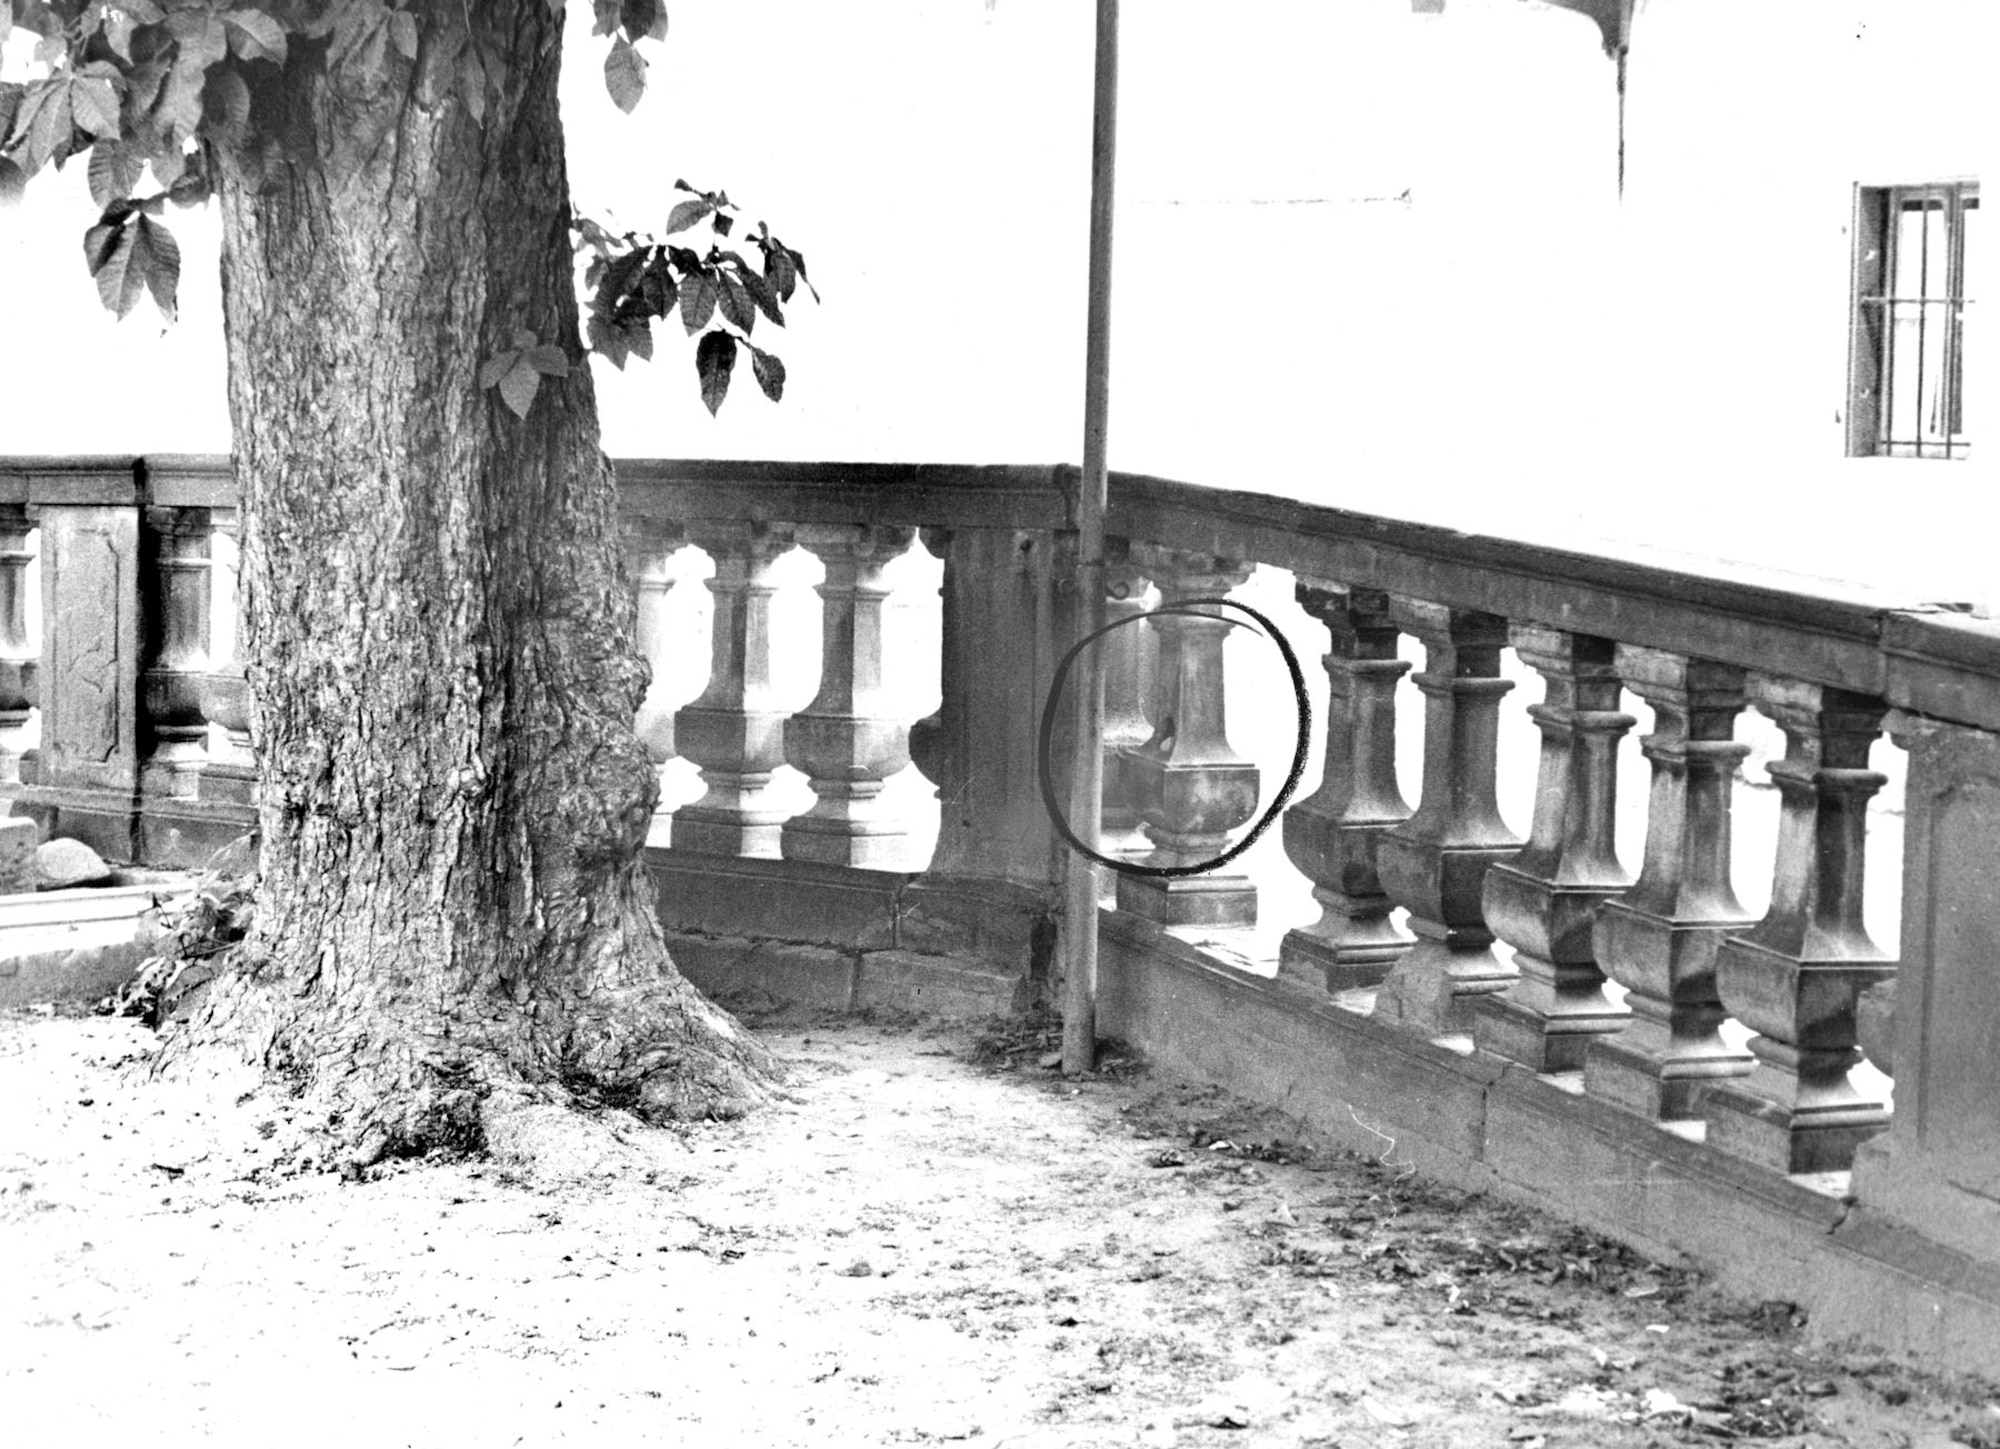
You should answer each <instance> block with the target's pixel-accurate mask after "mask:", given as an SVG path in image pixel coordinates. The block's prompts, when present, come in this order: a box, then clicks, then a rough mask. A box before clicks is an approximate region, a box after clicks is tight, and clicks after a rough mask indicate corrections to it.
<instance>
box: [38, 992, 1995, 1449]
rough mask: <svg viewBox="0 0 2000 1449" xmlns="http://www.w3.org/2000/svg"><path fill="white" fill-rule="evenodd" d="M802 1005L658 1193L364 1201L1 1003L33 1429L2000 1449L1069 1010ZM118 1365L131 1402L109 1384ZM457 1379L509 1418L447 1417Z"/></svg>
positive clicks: (1957, 1387) (202, 1102)
mask: <svg viewBox="0 0 2000 1449" xmlns="http://www.w3.org/2000/svg"><path fill="white" fill-rule="evenodd" d="M790 1021H791V1023H792V1024H791V1025H789V1026H786V1027H782V1028H767V1029H766V1030H767V1039H768V1040H769V1041H770V1042H771V1044H772V1045H773V1047H774V1048H775V1049H776V1050H778V1051H780V1052H782V1053H784V1054H785V1055H786V1057H787V1060H788V1062H791V1063H794V1064H795V1065H796V1078H795V1082H794V1086H793V1088H792V1090H791V1092H790V1093H789V1094H788V1096H787V1098H786V1099H785V1100H784V1101H783V1102H781V1103H780V1104H777V1105H775V1106H773V1107H772V1108H771V1110H770V1111H768V1112H766V1113H760V1114H758V1115H757V1116H755V1117H753V1118H750V1119H746V1120H745V1121H743V1122H740V1123H732V1124H716V1125H712V1126H708V1127H704V1128H701V1129H699V1130H694V1131H690V1132H689V1133H687V1134H684V1135H683V1136H679V1137H671V1138H664V1139H660V1141H661V1146H662V1151H663V1152H664V1153H665V1155H664V1156H663V1158H662V1162H661V1165H660V1166H659V1170H658V1171H656V1172H646V1173H623V1174H616V1175H612V1176H603V1177H590V1178H584V1177H580V1176H579V1177H577V1178H575V1179H574V1180H569V1179H565V1180H563V1181H561V1182H552V1181H550V1180H549V1179H547V1178H546V1177H545V1176H533V1175H526V1174H523V1173H521V1172H517V1171H515V1170H513V1169H511V1168H510V1167H508V1166H507V1165H506V1164H504V1163H500V1162H494V1161H478V1160H474V1159H470V1158H466V1157H464V1156H462V1155H461V1156H458V1157H453V1158H444V1159H439V1160H436V1161H426V1162H416V1161H401V1160H396V1161H391V1162H386V1163H383V1164H380V1165H379V1166H378V1167H376V1168H371V1169H370V1170H369V1171H368V1173H367V1174H366V1175H365V1178H364V1179H363V1180H361V1181H358V1182H356V1183H353V1184H350V1185H347V1186H344V1187H343V1186H342V1185H341V1184H340V1182H339V1181H338V1179H337V1178H336V1177H335V1176H334V1175H333V1174H332V1172H331V1171H328V1172H325V1173H320V1174H315V1175H302V1174H299V1173H295V1172H273V1171H271V1170H270V1169H271V1168H272V1167H273V1165H274V1159H276V1158H278V1157H280V1156H282V1154H281V1153H280V1152H279V1151H278V1150H277V1146H278V1144H283V1143H286V1142H288V1141H289V1140H290V1131H291V1129H290V1127H289V1126H288V1125H287V1122H286V1119H285V1118H284V1110H285V1109H284V1105H283V1103H282V1102H274V1101H273V1100H272V1099H271V1098H270V1097H268V1096H267V1095H261V1094H255V1093H247V1094H240V1095H239V1093H238V1090H237V1085H236V1084H231V1085H230V1086H228V1088H227V1089H226V1090H224V1089H222V1088H220V1087H211V1084H207V1083H198V1084H182V1085H180V1086H171V1084H167V1083H162V1082H158V1081H151V1080H140V1081H137V1082H130V1083H127V1084H124V1085H119V1086H116V1087H114V1085H113V1084H114V1083H115V1082H117V1080H118V1078H117V1076H116V1073H117V1071H118V1064H119V1063H120V1062H125V1061H130V1060H132V1059H133V1057H134V1054H135V1053H139V1052H150V1051H152V1050H155V1049H156V1048H157V1039H156V1038H154V1037H153V1036H152V1035H151V1034H150V1033H146V1032H144V1031H141V1030H139V1029H137V1028H136V1027H135V1026H134V1024H133V1023H131V1022H129V1021H121V1020H112V1019H106V1018H87V1019H84V1020H63V1019H52V1018H50V1017H48V1016H46V1015H33V1014H29V1013H19V1014H8V1013H0V1093H4V1094H6V1095H7V1097H8V1100H9V1101H10V1102H12V1103H14V1104H15V1108H16V1110H15V1112H14V1114H13V1115H12V1116H11V1117H10V1123H11V1124H12V1126H11V1128H10V1132H11V1135H10V1137H9V1139H8V1142H7V1147H6V1151H4V1152H0V1231H4V1232H6V1233H7V1234H8V1235H9V1238H10V1242H13V1243H15V1244H17V1246H16V1253H15V1257H14V1259H13V1262H14V1263H15V1265H16V1270H17V1271H16V1277H17V1278H18V1279H19V1280H20V1288H21V1291H20V1292H18V1293H14V1294H10V1295H6V1302H5V1304H4V1306H0V1337H8V1336H9V1335H12V1337H9V1339H8V1341H10V1342H15V1341H18V1342H19V1343H20V1344H21V1345H22V1346H23V1347H22V1349H21V1350H20V1351H18V1352H16V1353H15V1354H14V1355H13V1356H12V1357H11V1358H10V1359H8V1360H7V1361H6V1362H0V1401H5V1402H6V1403H7V1405H8V1412H9V1428H10V1430H17V1431H18V1432H17V1433H16V1437H18V1438H21V1439H22V1441H23V1442H28V1441H29V1440H30V1439H33V1440H34V1441H35V1442H39V1441H40V1439H43V1438H47V1439H50V1440H51V1441H52V1442H54V1441H55V1440H56V1439H57V1438H58V1437H60V1438H61V1439H62V1442H66V1443H78V1444H99V1443H132V1442H140V1441H143V1440H144V1438H145V1434H146V1432H147V1431H148V1428H149V1427H151V1426H156V1425H157V1424H158V1423H159V1422H162V1421H172V1422H181V1423H196V1422H201V1423H205V1424H212V1425H214V1426H215V1428H214V1431H213V1432H212V1434H211V1442H217V1443H228V1444H244V1445H250V1444H262V1443H265V1442H268V1438H269V1426H270V1424H271V1423H272V1422H277V1421H278V1420H279V1419H280V1418H281V1417H282V1414H283V1412H284V1411H285V1408H286V1407H287V1402H289V1400H286V1395H287V1394H289V1395H290V1396H291V1399H296V1398H297V1396H298V1395H299V1394H302V1393H306V1392H308V1391H309V1390H308V1389H307V1388H305V1387H299V1388H295V1389H288V1390H285V1391H284V1393H281V1392H280V1390H279V1389H278V1388H276V1387H274V1388H272V1389H271V1390H270V1391H269V1393H268V1394H266V1395H264V1397H263V1398H262V1399H261V1400H260V1399H259V1397H258V1396H257V1394H256V1393H255V1392H254V1390H255V1389H256V1387H257V1386H259V1385H263V1384H271V1385H298V1386H310V1385H320V1386H323V1385H324V1384H326V1383H328V1382H338V1383H340V1384H341V1385H342V1393H343V1396H344V1397H343V1404H344V1405H351V1406H352V1408H353V1412H355V1413H356V1414H362V1413H369V1414H375V1413H376V1412H377V1410H379V1415H378V1417H377V1419H374V1420H370V1421H368V1422H366V1423H364V1424H361V1425H360V1426H358V1427H356V1428H354V1429H353V1430H352V1432H349V1433H348V1435H347V1437H348V1438H349V1440H350V1441H351V1442H354V1443H376V1442H383V1443H388V1442H398V1443H401V1442H458V1441H465V1440H467V1439H468V1438H471V1439H477V1440H478V1441H479V1442H487V1441H488V1440H491V1441H492V1442H512V1441H513V1440H515V1439H520V1440H521V1441H522V1442H528V1443H534V1444H537V1445H550V1446H557V1445H561V1444H576V1445H582V1444H591V1445H595V1444H601V1443H606V1442H628V1441H629V1442H648V1441H649V1440H650V1439H651V1438H655V1437H657V1434H658V1426H659V1414H660V1412H661V1407H662V1406H661V1403H660V1400H661V1398H662V1396H663V1395H665V1396H669V1397H671V1398H672V1399H673V1400H674V1404H673V1410H674V1413H675V1415H676V1416H677V1418H678V1419H680V1420H681V1421H684V1422H685V1423H687V1424H689V1425H698V1426H699V1427H700V1429H701V1431H702V1434H703V1436H704V1437H705V1438H706V1439H712V1440H713V1441H714V1442H717V1443H755V1444H758V1445H759V1446H760V1449H823V1446H825V1445H828V1444H850V1443H851V1444H861V1443H867V1444H898V1443H919V1444H921V1443H937V1442H942V1441H951V1440H962V1439H973V1440H976V1441H977V1442H979V1443H983V1444H988V1445H993V1446H998V1445H1001V1444H1006V1445H1013V1446H1020V1449H1027V1446H1035V1449H1084V1446H1088V1445H1099V1444H1117V1445H1119V1446H1139V1445H1144V1446H1159V1449H1214V1446H1217V1445H1242V1444H1274V1445H1298V1446H1317V1449H1327V1446H1332V1445H1338V1444H1346V1445H1349V1446H1354V1445H1362V1444H1383V1445H1403V1446H1407V1449H1443V1446H1453V1449H1455V1446H1457V1445H1460V1444H1470V1445H1501V1444H1504V1445H1506V1446H1508V1449H1548V1446H1572V1445H1583V1444H1588V1445H1590V1446H1592V1449H1660V1446H1664V1445H1668V1444H1683V1445H1700V1444H1730V1445H1733V1444H1738V1443H1741V1444H1744V1445H1749V1446H1761V1445H1769V1446H1770V1449H1804V1445H1806V1444H1810V1445H1812V1446H1813V1449H1888V1446H1892V1445H1904V1446H1906V1449H1907V1446H1914V1445H1933V1444H1943V1443H1947V1442H1954V1443H1958V1444H1964V1445H1969V1446H1973V1449H1981V1446H1983V1449H2000V1432H1996V1431H2000V1414H1995V1413H1994V1412H1993V1411H1992V1410H1991V1409H1990V1408H1989V1405H1991V1404H1993V1403H1994V1402H1996V1400H2000V1393H1996V1391H1995V1390H1994V1388H1993V1386H1992V1385H1987V1384H1983V1383H1976V1382H1974V1381H1971V1380H1961V1379H1948V1378H1945V1377H1942V1376H1939V1375H1934V1374H1930V1373H1927V1372H1926V1371H1924V1370H1923V1369H1922V1368H1920V1367H1918V1366H1916V1365H1913V1364H1909V1363H1905V1362H1902V1361H1898V1360H1892V1359H1889V1358H1887V1357H1885V1356H1883V1355H1880V1354H1869V1355H1861V1354H1858V1353H1854V1352H1851V1351H1848V1350H1843V1349H1841V1348H1839V1347H1837V1346H1825V1345H1820V1344H1816V1343H1814V1342H1812V1341H1810V1340H1809V1339H1808V1337H1807V1333H1806V1325H1805V1324H1804V1322H1803V1316H1802V1315H1800V1314H1799V1313H1798V1312H1797V1310H1796V1308H1795V1307H1794V1306H1793V1305H1790V1304H1774V1305H1756V1304H1743V1303H1739V1302H1734V1301H1732V1300H1729V1299H1727V1298H1725V1297H1723V1296H1722V1295H1721V1294H1719V1293H1717V1292H1716V1291H1715V1290H1714V1289H1713V1288H1712V1287H1711V1286H1710V1285H1708V1284H1707V1283H1705V1282H1704V1281H1703V1280H1702V1279H1701V1278H1700V1276H1699V1275H1698V1274H1696V1273H1694V1272H1692V1271H1690V1270H1689V1269H1687V1268H1685V1267H1682V1266H1678V1265H1673V1264H1663V1263H1655V1262H1651V1261H1649V1260H1647V1259H1646V1258H1644V1257H1643V1256H1642V1255H1639V1254H1636V1253H1633V1252H1631V1251H1630V1250H1629V1249H1626V1248H1624V1247H1622V1246H1621V1245H1619V1244H1616V1243H1613V1242H1610V1241H1609V1240H1606V1239H1602V1238H1599V1237H1596V1236H1594V1235H1593V1234H1590V1233H1588V1232H1585V1231H1582V1230H1580V1229H1576V1228H1573V1227H1569V1226H1566V1225H1563V1224H1560V1223H1556V1222H1554V1221H1551V1220H1550V1219H1548V1218H1545V1217H1542V1216H1540V1215H1538V1214H1535V1213H1531V1212H1528V1211H1526V1210H1523V1209H1519V1208H1515V1207H1512V1206H1510V1205H1508V1204H1506V1203H1502V1202H1499V1201H1496V1200H1493V1199H1490V1198H1487V1197H1484V1196H1481V1195H1479V1194H1474V1193H1466V1192H1460V1191H1456V1190H1453V1189H1450V1188H1447V1187H1443V1186H1440V1185H1438V1184H1435V1183H1430V1182H1427V1181H1426V1180H1425V1179H1423V1178H1422V1177H1420V1176H1417V1175H1415V1174H1414V1173H1413V1172H1411V1171H1410V1170H1409V1169H1408V1168H1407V1166H1406V1165H1405V1164H1404V1163H1402V1162H1399V1161H1396V1160H1393V1159H1392V1160H1390V1161H1383V1160H1381V1159H1380V1158H1378V1157H1375V1156H1357V1155H1355V1154H1352V1153H1349V1152H1345V1151H1341V1150H1337V1149H1334V1148H1333V1147H1331V1146H1329V1145H1328V1144H1326V1143H1325V1142H1324V1140H1323V1139H1321V1138H1318V1137H1317V1136H1315V1135H1314V1134H1313V1133H1311V1132H1310V1131H1308V1130H1307V1129H1305V1128H1304V1127H1302V1126H1301V1125H1300V1124H1299V1123H1297V1122H1296V1121H1293V1120H1291V1119H1289V1118H1286V1117H1284V1116H1283V1115H1282V1114H1279V1113H1275V1112H1271V1111H1268V1110H1266V1109H1263V1108H1258V1107H1254V1106H1252V1105H1249V1104H1246V1103H1243V1102H1239V1101H1236V1100H1234V1099H1232V1098H1229V1097H1228V1096H1226V1095H1225V1094H1223V1093H1221V1092H1218V1091H1215V1090H1214V1089H1211V1088H1206V1087H1199V1086H1194V1085H1190V1084H1186V1083H1180V1082H1175V1081H1172V1080H1170V1079H1165V1078H1160V1079H1148V1080H1145V1081H1143V1082H1139V1083H1132V1082H1127V1081H1120V1080H1116V1079H1114V1078H1106V1077H1099V1078H1098V1079H1095V1080H1093V1081H1091V1082H1090V1083H1088V1084H1087V1085H1086V1086H1085V1089H1084V1090H1083V1091H1081V1092H1080V1094H1079V1095H1077V1096H1075V1097H1072V1096H1070V1095H1068V1090H1067V1088H1064V1089H1061V1090H1051V1081H1050V1078H1049V1077H1048V1076H1046V1075H1044V1074H1042V1073H1041V1072H1039V1071H1037V1070H1036V1068H1035V1063H1036V1062H1037V1061H1038V1060H1039V1059H1040V1057H1041V1056H1042V1055H1044V1054H1046V1052H1047V1051H1048V1050H1050V1049H1051V1048H1050V1046H1048V1045H1045V1044H1043V1041H1041V1040H1038V1039H1037V1033H1038V1032H1041V1031H1045V1030H1047V1026H1046V1024H1045V1025H1044V1026H1042V1027H1038V1028H1035V1029H1034V1030H1032V1031H1026V1032H1022V1031H1019V1030H1014V1031H1013V1033H1012V1034H1011V1035H1009V1030H1008V1029H1007V1028H1006V1027H1005V1025H1004V1024H1003V1025H1002V1028H1001V1029H1000V1030H999V1031H998V1032H996V1031H994V1030H993V1029H987V1031H986V1037H985V1039H986V1040H987V1042H988V1043H989V1046H988V1054H987V1055H986V1056H985V1058H984V1059H983V1060H982V1059H981V1058H980V1057H979V1056H978V1048H977V1045H976V1043H974V1041H973V1040H972V1039H971V1038H970V1037H969V1035H968V1034H967V1033H966V1032H965V1031H964V1030H963V1029H959V1028H947V1027H940V1026H938V1025H937V1024H935V1023H928V1024H921V1025H918V1026H916V1027H914V1028H911V1027H908V1026H907V1025H906V1024H896V1023H891V1024H887V1025H885V1024H881V1023H876V1024H869V1023H863V1022H858V1021H857V1020H856V1019H854V1018H852V1017H833V1016H829V1015H826V1014H825V1013H812V1012H803V1011H795V1012H794V1013H793V1015H792V1016H791V1018H790ZM996 1036H997V1037H998V1043H997V1045H995V1044H994V1038H995V1037H996ZM941 1046H949V1047H950V1048H951V1051H950V1052H949V1053H948V1054H944V1055H940V1054H939V1050H938V1048H940V1047H941ZM969 1055H970V1056H972V1057H973V1059H974V1060H979V1061H981V1066H982V1068H983V1069H973V1068H972V1067H970V1066H969V1065H968V1061H967V1058H968V1056H969ZM1003 1062H1005V1063H1010V1065H1006V1066H1002V1065H1001V1063H1003ZM175 1093H179V1095H175ZM85 1097H88V1098H91V1099H92V1100H93V1101H94V1102H95V1103H96V1105H94V1106H93V1107H90V1108H88V1109H85V1108H82V1107H80V1106H79V1105H78V1103H79V1101H80V1100H81V1099H82V1098H85ZM273 1121H276V1122H278V1123H279V1128H278V1130H277V1132H276V1133H275V1134H272V1135H266V1134H265V1132H264V1130H263V1128H264V1126H265V1124H268V1123H271V1122H273ZM635 1130H637V1129H635ZM648 1140H652V1139H648ZM667 1148H671V1149H672V1150H671V1151H666V1149H667ZM163 1174H165V1175H166V1176H167V1178H168V1180H169V1181H170V1182H171V1186H169V1185H168V1184H167V1182H163V1180H162V1175H163ZM725 1275H726V1276H725ZM836 1279H865V1280H866V1281H865V1282H845V1283H843V1282H836V1281H835V1280H836ZM10 1286H11V1284H10ZM682 1305H686V1306H685V1310H684V1311H683V1308H682ZM302 1329H303V1331H302ZM104 1362H118V1363H120V1364H121V1365H126V1366H127V1367H125V1368H123V1369H121V1373H123V1374H125V1375H127V1376H128V1378H129V1391H128V1392H123V1393H121V1394H119V1395H103V1394H95V1395H93V1394H90V1393H88V1392H79V1391H78V1387H77V1386H79V1385H87V1384H89V1383H92V1382H95V1379H94V1378H93V1376H94V1375H98V1374H100V1373H101V1365H102V1364H103V1363H104ZM433 1370H441V1371H443V1372H440V1373H437V1374H435V1375H434V1374H433ZM450 1373H462V1374H463V1375H464V1376H466V1377H468V1378H474V1379H476V1380H477V1381H478V1382H479V1383H480V1385H481V1389H482V1393H481V1401H482V1402H481V1408H483V1409H485V1410H487V1412H488V1413H490V1414H492V1415H493V1416H494V1417H495V1418H497V1419H500V1420H502V1421H504V1429H505V1432H504V1433H497V1432H496V1433H491V1434H486V1435H484V1436H483V1437H482V1436H481V1435H480V1434H479V1427H478V1426H477V1425H475V1424H473V1423H472V1422H470V1421H468V1420H465V1419H462V1418H451V1417H449V1416H452V1415H463V1414H464V1413H465V1412H466V1408H465V1405H464V1404H463V1403H461V1402H456V1401H454V1400H453V1399H452V1398H451V1396H450V1395H449V1394H448V1393H446V1394H444V1395H442V1396H441V1397H440V1396H439V1389H438V1388H437V1385H438V1384H439V1383H442V1382H443V1381H444V1380H445V1377H446V1375H447V1374H450ZM348 1374H359V1375H365V1377H360V1378H355V1379H353V1380H352V1382H351V1385H350V1384H349V1381H348V1380H347V1379H345V1378H343V1377H341V1376H342V1375H348ZM412 1380H415V1381H418V1382H416V1383H415V1384H414V1385H413V1388H412V1390H411V1391H410V1392H408V1393H404V1394H401V1395H400V1396H399V1393H398V1390H397V1388H396V1385H398V1384H399V1383H405V1382H411V1381H412ZM350 1388H351V1391H350ZM418 1389H422V1390H425V1391H427V1392H428V1393H429V1394H430V1395H431V1397H429V1398H425V1397H423V1396H422V1395H421V1394H419V1393H418V1392H416V1391H417V1390H418ZM281 1400H283V1401H281ZM557 1401H561V1402H562V1403H563V1404H565V1405H567V1406H568V1407H566V1408H564V1409H563V1410H562V1411H561V1412H560V1413H559V1414H551V1412H550V1405H551V1404H553V1403H555V1402H557ZM37 1428H41V1429H43V1431H44V1432H43V1433H41V1434H40V1435H39V1436H37V1435H36V1434H35V1432H34V1431H35V1430H36V1429H37Z"/></svg>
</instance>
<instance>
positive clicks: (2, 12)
mask: <svg viewBox="0 0 2000 1449" xmlns="http://www.w3.org/2000/svg"><path fill="white" fill-rule="evenodd" d="M13 29H14V6H13V4H12V0H7V3H5V4H0V45H5V44H6V43H7V37H8V35H10V34H11V33H12V32H13Z"/></svg>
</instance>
